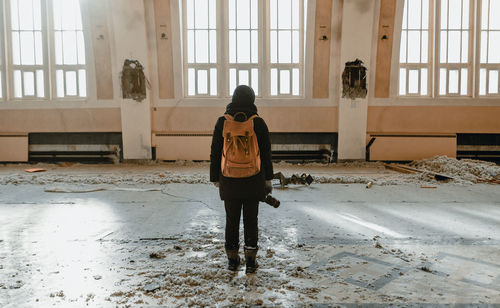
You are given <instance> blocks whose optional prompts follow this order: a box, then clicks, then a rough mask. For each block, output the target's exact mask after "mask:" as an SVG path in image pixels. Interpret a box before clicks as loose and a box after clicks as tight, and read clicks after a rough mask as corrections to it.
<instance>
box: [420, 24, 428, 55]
mask: <svg viewBox="0 0 500 308" xmlns="http://www.w3.org/2000/svg"><path fill="white" fill-rule="evenodd" d="M428 44H429V37H428V32H427V31H422V59H421V62H422V63H427V61H428V57H427V54H428V51H429V45H428Z"/></svg>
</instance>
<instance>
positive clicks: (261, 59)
mask: <svg viewBox="0 0 500 308" xmlns="http://www.w3.org/2000/svg"><path fill="white" fill-rule="evenodd" d="M298 1H299V6H300V12H299V18H300V19H299V22H300V25H299V26H300V29H299V40H300V42H299V44H300V55H299V63H290V64H288V63H287V64H271V61H270V59H271V57H270V15H269V14H270V7H269V5H270V4H269V1H268V0H257V3H258V12H259V17H258V50H259V52H258V53H259V54H258V63H245V64H238V63H229V0H223V1H216V2H217V9H216V18H217V29H216V33H217V47H218V54H217V63H216V66H215V67H216V68H217V95H215V96H213V95H205V94H202V95H198V94H196V95H188V66H191V65H192V64H189V65H188V61H187V55H188V52H187V19H186V18H187V10H186V7H187V0H181V7H182V13H181V14H180V15H181V16H182V21H181V23H180V25H181V29H182V31H181V33H182V44H181V46H182V53H181V54H182V57H183V61H182V62H183V64H182V74H183V78H182V80H183V91H182V93H183V97H184V98H185V99H199V98H219V99H220V98H230V97H231V96H232V93H229V90H230V89H229V81H230V78H229V70H230V68H237V69H239V68H241V69H246V68H248V69H249V70H250V69H251V68H257V69H258V72H259V80H258V84H259V86H258V87H259V89H258V95H256V97H257V98H261V99H286V98H292V99H303V98H304V95H305V89H304V85H305V61H306V59H305V46H306V44H305V43H306V42H305V19H306V18H305V13H306V11H307V8H305V7H304V6H305V3H307V4H308V5H309V2H306V0H298ZM221 14H222V16H221ZM207 65H213V64H207ZM272 65H275V66H277V65H279V66H282V67H290V72H292V71H291V69H292V67H293V68H298V69H299V94H298V95H292V93H293V92H292V87H290V95H284V94H281V95H280V94H278V95H271V94H270V88H271V85H270V81H271V66H272ZM237 72H238V70H237ZM290 75H291V74H290ZM249 78H251V77H250V74H249ZM292 82H293V81H292V78H291V76H290V85H291V86H292Z"/></svg>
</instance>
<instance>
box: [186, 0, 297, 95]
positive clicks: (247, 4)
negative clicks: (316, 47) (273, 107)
mask: <svg viewBox="0 0 500 308" xmlns="http://www.w3.org/2000/svg"><path fill="white" fill-rule="evenodd" d="M304 1H305V0H221V1H215V0H183V12H184V68H185V76H186V78H185V84H186V94H187V95H188V96H224V97H225V96H229V95H231V94H232V92H233V90H234V88H235V87H236V86H237V85H241V84H246V85H249V86H251V87H253V89H254V91H255V93H256V94H257V95H259V96H263V97H267V96H299V95H302V84H303V81H302V79H303V66H304V65H303V62H304V60H303V58H304V30H303V29H304ZM264 16H266V17H264Z"/></svg>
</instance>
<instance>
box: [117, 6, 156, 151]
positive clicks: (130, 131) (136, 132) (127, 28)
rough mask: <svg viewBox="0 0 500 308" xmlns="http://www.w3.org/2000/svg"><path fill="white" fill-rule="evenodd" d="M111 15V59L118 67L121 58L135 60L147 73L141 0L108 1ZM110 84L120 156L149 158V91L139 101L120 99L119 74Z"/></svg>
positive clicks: (121, 60)
mask: <svg viewBox="0 0 500 308" xmlns="http://www.w3.org/2000/svg"><path fill="white" fill-rule="evenodd" d="M110 6H111V16H112V18H113V33H114V42H115V46H114V50H115V61H116V67H117V68H118V71H119V72H121V71H122V67H123V62H124V61H125V59H130V60H138V61H139V62H140V63H141V64H142V66H143V67H144V74H145V75H146V78H148V79H149V73H148V67H149V64H148V42H147V35H146V20H145V8H144V1H138V0H112V1H110ZM113 82H114V85H115V87H116V89H119V94H118V95H117V99H118V100H120V103H121V121H122V138H123V158H124V159H151V101H150V97H151V93H150V91H149V89H147V90H146V91H147V96H146V99H144V100H143V101H142V102H137V101H135V100H133V99H124V98H122V97H123V95H122V93H121V85H120V78H119V76H114V78H113Z"/></svg>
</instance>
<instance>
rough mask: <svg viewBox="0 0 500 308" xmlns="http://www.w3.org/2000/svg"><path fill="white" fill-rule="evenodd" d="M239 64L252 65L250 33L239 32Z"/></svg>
mask: <svg viewBox="0 0 500 308" xmlns="http://www.w3.org/2000/svg"><path fill="white" fill-rule="evenodd" d="M237 41H238V49H237V50H238V51H237V53H238V57H237V58H238V63H250V51H251V49H250V31H241V30H240V31H238V32H237Z"/></svg>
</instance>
